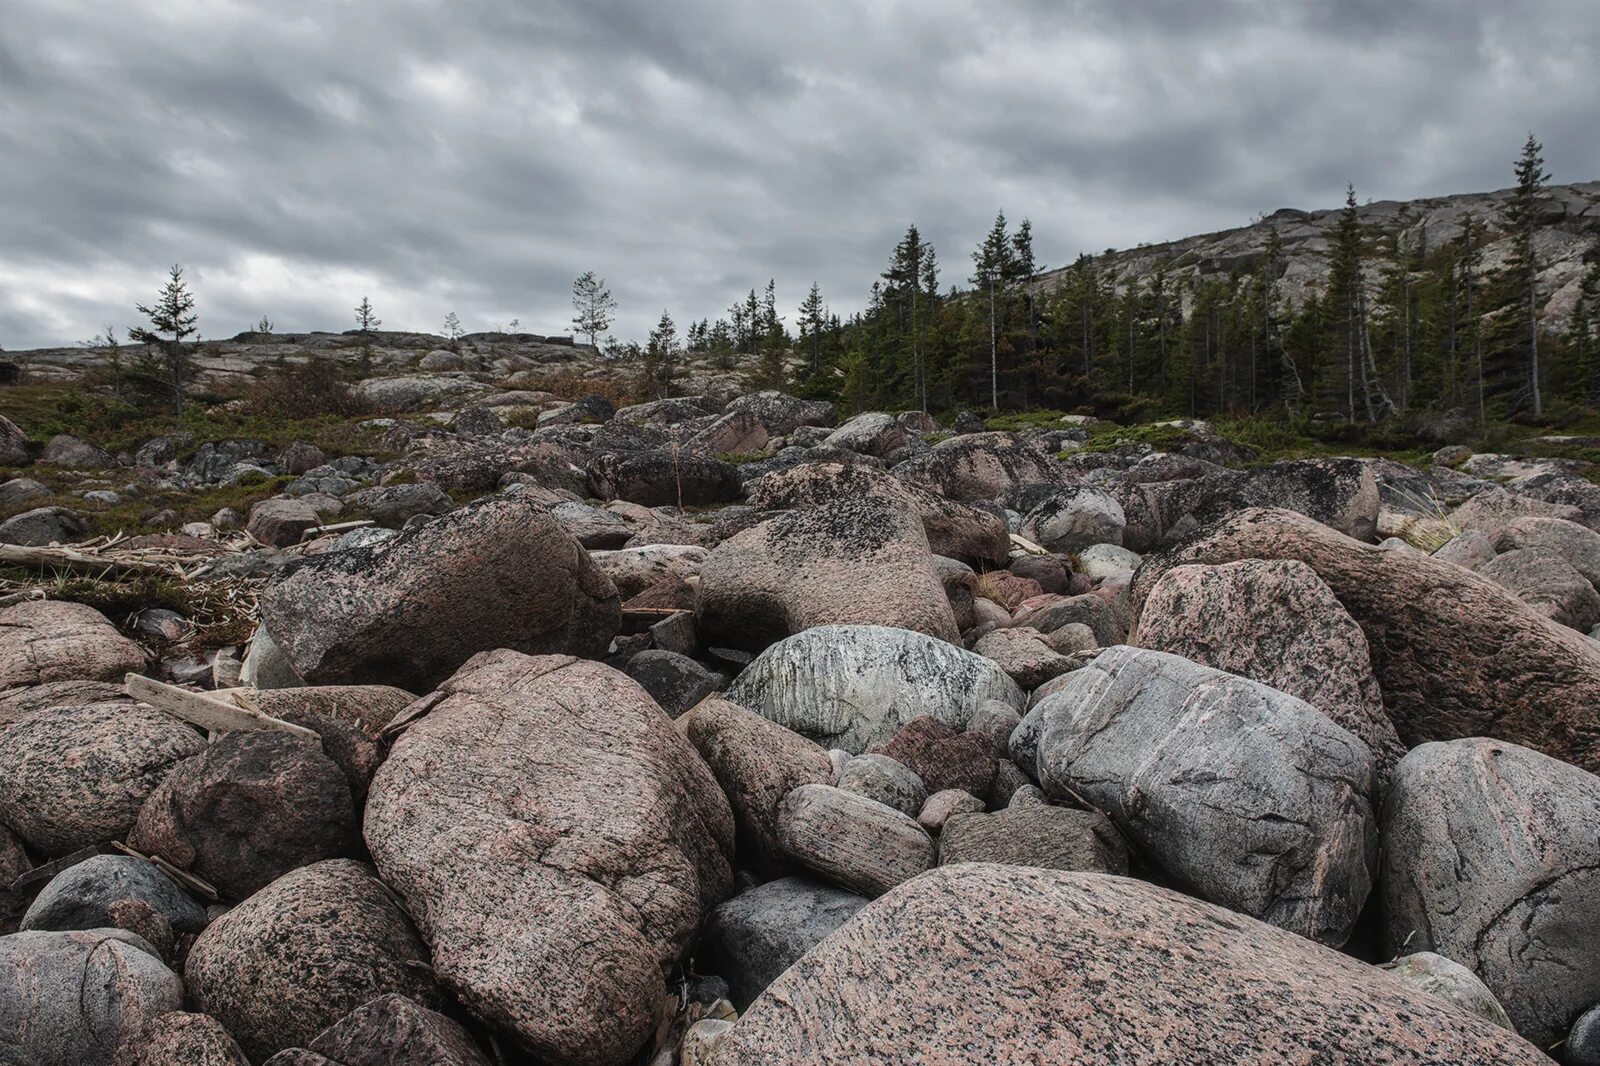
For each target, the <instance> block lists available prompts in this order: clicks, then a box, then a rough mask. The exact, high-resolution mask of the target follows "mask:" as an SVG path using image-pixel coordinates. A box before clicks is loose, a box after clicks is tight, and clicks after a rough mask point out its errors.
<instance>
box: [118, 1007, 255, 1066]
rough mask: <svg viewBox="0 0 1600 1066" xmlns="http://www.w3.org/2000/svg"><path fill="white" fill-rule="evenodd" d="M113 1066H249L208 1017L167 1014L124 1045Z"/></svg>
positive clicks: (228, 1037) (152, 1021) (178, 1013)
mask: <svg viewBox="0 0 1600 1066" xmlns="http://www.w3.org/2000/svg"><path fill="white" fill-rule="evenodd" d="M113 1066H250V1060H249V1059H247V1058H245V1057H244V1052H243V1051H242V1050H241V1049H240V1047H239V1045H238V1044H237V1043H235V1042H234V1039H233V1037H231V1036H229V1035H228V1031H227V1030H226V1029H224V1028H223V1027H222V1025H221V1023H219V1022H218V1021H217V1020H216V1019H215V1018H213V1017H211V1016H210V1015H209V1014H189V1013H187V1012H184V1011H169V1012H168V1013H166V1014H160V1015H157V1016H156V1017H155V1018H153V1019H151V1021H150V1023H149V1024H148V1025H146V1026H145V1027H144V1032H143V1033H141V1034H140V1035H139V1036H138V1037H137V1038H135V1039H132V1040H127V1041H124V1042H123V1045H122V1048H121V1050H119V1051H118V1053H117V1058H116V1060H115V1062H114V1063H113Z"/></svg>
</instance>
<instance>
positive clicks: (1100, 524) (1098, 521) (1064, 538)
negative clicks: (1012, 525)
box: [1021, 485, 1128, 552]
mask: <svg viewBox="0 0 1600 1066" xmlns="http://www.w3.org/2000/svg"><path fill="white" fill-rule="evenodd" d="M1127 524H1128V520H1127V516H1126V515H1124V514H1123V513H1122V505H1121V504H1120V503H1118V502H1117V501H1116V500H1115V499H1113V498H1112V497H1111V496H1110V495H1109V494H1107V493H1105V492H1102V491H1101V490H1099V489H1097V488H1092V487H1090V486H1088V485H1063V486H1061V487H1059V488H1053V490H1052V491H1051V492H1050V493H1049V494H1048V495H1046V496H1045V498H1044V499H1043V500H1042V501H1040V502H1039V503H1038V504H1036V505H1035V506H1034V507H1033V508H1032V509H1031V510H1029V511H1028V513H1027V514H1026V515H1024V516H1023V519H1022V530H1021V533H1022V536H1024V537H1026V538H1027V539H1028V540H1031V541H1033V542H1034V543H1035V544H1038V545H1039V546H1040V547H1043V548H1048V549H1049V550H1050V551H1053V552H1076V551H1082V550H1083V549H1084V548H1087V547H1089V546H1090V545H1092V544H1116V545H1121V543H1122V530H1123V528H1124V527H1125V526H1126V525H1127Z"/></svg>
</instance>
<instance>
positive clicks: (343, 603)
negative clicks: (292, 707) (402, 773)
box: [261, 494, 621, 692]
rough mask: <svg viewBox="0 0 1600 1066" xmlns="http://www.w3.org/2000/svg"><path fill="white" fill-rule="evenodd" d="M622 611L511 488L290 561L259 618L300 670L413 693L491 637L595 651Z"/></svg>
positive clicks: (588, 565) (601, 649)
mask: <svg viewBox="0 0 1600 1066" xmlns="http://www.w3.org/2000/svg"><path fill="white" fill-rule="evenodd" d="M620 617H621V615H620V609H619V604H618V600H617V590H616V588H615V587H614V586H613V585H612V583H611V581H610V579H609V578H607V577H606V576H605V575H604V574H602V573H601V572H600V571H599V570H598V569H597V568H596V567H595V566H594V564H593V563H592V562H591V561H590V559H589V554H588V553H587V552H586V551H584V549H583V548H582V547H581V546H580V545H579V544H578V542H577V541H575V540H573V539H572V537H571V535H570V534H568V533H567V532H566V531H565V530H563V529H562V528H561V526H560V524H559V523H558V522H557V521H556V520H555V519H554V518H553V517H551V515H550V513H549V512H548V511H546V510H545V509H544V508H542V507H540V506H539V505H538V504H536V503H535V502H533V501H532V500H530V499H527V498H524V497H522V496H519V495H516V494H512V495H500V496H490V497H485V498H484V499H481V500H478V501H476V502H474V503H470V504H468V505H466V506H465V507H462V508H460V509H458V510H455V511H452V512H450V513H449V514H446V515H441V516H439V517H438V518H435V519H434V520H433V521H431V522H428V523H427V524H426V525H423V526H420V527H417V528H414V529H410V530H406V531H403V532H401V533H400V534H399V535H398V536H396V537H393V538H391V539H389V540H387V541H385V542H383V543H382V544H377V545H374V546H372V547H367V548H352V549H349V550H347V551H339V552H328V553H326V554H323V555H318V556H315V557H313V558H309V559H305V560H302V561H300V562H298V563H294V564H291V565H290V566H288V567H286V568H284V569H283V570H282V571H280V572H279V574H278V575H277V577H275V578H274V579H273V580H272V582H271V583H269V584H268V586H267V587H266V589H264V590H263V592H262V594H261V618H262V623H263V625H264V626H265V628H266V630H267V632H268V633H269V634H270V635H271V638H272V640H273V642H274V643H275V644H276V645H277V646H278V647H279V648H281V649H282V650H283V651H284V653H285V654H286V655H287V656H288V658H289V660H290V662H291V664H292V665H293V667H294V670H295V672H296V673H297V674H298V675H299V676H300V677H301V678H303V679H304V680H306V681H308V682H310V683H312V684H387V685H396V686H398V687H400V688H405V689H409V690H411V691H414V692H428V691H431V690H432V689H433V688H434V687H435V686H436V685H437V684H438V683H439V682H440V681H442V680H443V679H444V678H446V677H448V676H449V675H450V674H451V673H452V672H453V671H454V670H455V669H456V668H458V667H459V666H460V665H461V664H462V663H464V662H466V661H467V659H469V658H470V657H471V656H472V655H474V654H476V653H477V652H479V651H483V650H486V649H490V648H510V649H513V650H515V651H522V652H530V653H531V652H569V653H572V654H582V655H588V656H599V655H602V654H604V653H605V650H606V648H607V646H608V645H609V644H610V642H611V638H612V637H613V636H614V635H615V634H616V632H617V629H618V628H619V626H620Z"/></svg>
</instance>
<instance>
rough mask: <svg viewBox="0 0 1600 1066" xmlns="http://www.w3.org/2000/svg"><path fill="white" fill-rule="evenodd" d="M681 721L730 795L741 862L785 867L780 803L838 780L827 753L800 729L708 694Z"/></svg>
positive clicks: (772, 868)
mask: <svg viewBox="0 0 1600 1066" xmlns="http://www.w3.org/2000/svg"><path fill="white" fill-rule="evenodd" d="M678 724H679V727H680V728H681V729H682V730H683V731H684V734H685V735H686V736H687V737H688V738H689V743H691V744H693V745H694V746H695V749H696V750H697V751H699V752H700V757H701V758H703V759H704V760H705V761H706V765H707V766H709V767H711V772H712V773H713V774H714V775H716V778H717V784H719V785H721V786H722V791H723V792H724V793H725V794H726V795H727V797H728V806H729V807H731V808H732V810H733V818H734V823H735V825H736V826H737V828H738V847H737V849H736V854H737V855H738V856H739V861H740V863H741V865H743V866H745V867H748V868H751V869H754V870H757V871H760V872H775V871H777V870H779V869H781V868H782V866H783V860H782V855H781V853H780V851H779V848H778V804H780V803H781V802H783V797H785V796H787V795H788V794H789V793H790V792H791V791H793V790H794V789H796V788H798V787H799V786H801V785H809V784H817V785H831V784H833V778H834V771H833V762H832V761H831V760H830V759H829V758H828V753H827V752H826V751H824V750H823V749H822V748H821V747H820V746H819V745H817V744H813V743H812V742H811V741H809V740H807V739H806V738H805V737H803V736H801V735H800V734H799V733H796V732H794V731H793V730H790V729H785V728H784V727H783V726H781V725H779V724H777V723H776V722H771V721H768V720H767V719H765V718H763V717H761V715H759V714H754V713H752V712H750V711H747V710H745V709H744V708H743V707H740V706H738V705H737V704H733V703H729V702H728V701H727V700H722V699H708V700H705V701H704V702H702V703H700V704H699V705H697V706H696V707H694V708H693V709H692V710H691V711H689V713H688V714H686V715H684V716H683V718H682V719H681V720H680V721H679V723H678Z"/></svg>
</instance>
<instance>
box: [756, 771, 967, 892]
mask: <svg viewBox="0 0 1600 1066" xmlns="http://www.w3.org/2000/svg"><path fill="white" fill-rule="evenodd" d="M778 843H779V845H780V846H781V847H782V848H783V851H784V853H785V854H786V855H788V856H789V858H791V859H793V860H794V861H795V862H796V863H798V864H799V865H800V866H802V867H804V868H805V869H807V870H809V871H811V872H812V873H814V874H816V875H818V876H819V877H821V878H822V879H823V880H825V881H829V882H832V883H833V884H837V885H840V886H842V887H844V888H848V889H850V890H851V891H853V892H859V893H861V894H862V895H864V896H881V895H883V893H885V892H887V891H889V889H891V888H893V887H894V886H895V885H898V884H900V883H901V882H903V881H909V880H910V879H911V878H913V877H915V876H917V874H920V873H922V872H923V871H924V870H926V869H928V868H929V867H930V866H932V865H933V864H934V860H935V859H936V857H937V849H936V848H935V846H934V843H933V838H932V837H930V836H929V835H928V831H927V830H925V829H923V828H922V827H921V826H920V825H918V824H917V823H916V821H915V820H914V819H912V818H911V817H909V816H908V815H906V814H903V813H901V812H900V811H897V810H895V809H894V808H893V807H889V806H885V805H884V804H882V803H879V802H877V801H876V800H871V799H868V798H867V797H865V796H860V795H857V794H856V793H854V792H846V791H845V790H844V789H842V788H834V787H832V786H829V785H801V786H800V787H799V788H797V789H795V790H794V791H793V792H791V793H789V794H788V795H787V796H785V797H784V798H783V803H782V804H780V805H779V807H778Z"/></svg>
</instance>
